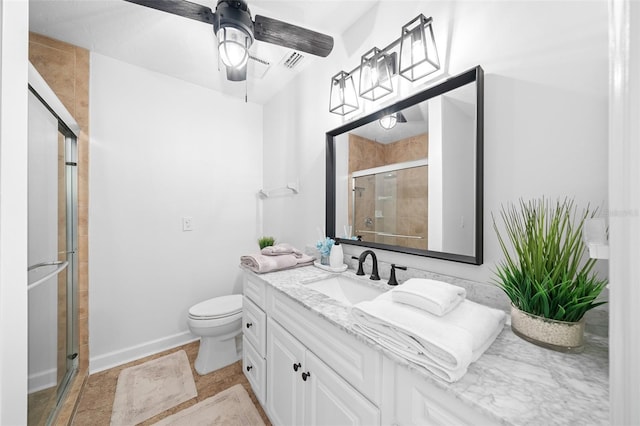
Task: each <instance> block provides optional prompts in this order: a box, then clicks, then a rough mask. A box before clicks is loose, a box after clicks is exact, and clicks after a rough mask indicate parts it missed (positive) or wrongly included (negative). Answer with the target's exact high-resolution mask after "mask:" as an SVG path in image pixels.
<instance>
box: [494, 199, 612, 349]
mask: <svg viewBox="0 0 640 426" xmlns="http://www.w3.org/2000/svg"><path fill="white" fill-rule="evenodd" d="M595 214H596V211H593V212H590V211H589V208H586V209H585V210H584V211H583V212H582V213H581V214H578V213H576V207H575V205H574V202H573V200H571V199H564V200H563V201H560V200H559V201H556V202H555V203H552V202H550V201H548V200H546V199H544V198H541V199H536V200H531V201H523V200H520V202H519V204H517V205H514V204H511V205H509V206H507V207H504V206H503V207H502V210H501V212H500V217H501V218H502V222H503V223H504V228H505V237H503V236H502V234H501V232H500V230H499V229H498V226H497V224H496V218H495V217H493V215H492V218H493V227H494V229H495V231H496V234H497V236H498V241H499V242H500V247H501V249H502V252H503V254H504V260H502V261H501V262H499V263H498V266H497V270H496V284H497V285H498V286H499V287H500V288H501V289H502V290H503V291H504V292H505V293H506V295H507V296H508V297H509V299H510V300H511V328H512V330H513V332H514V333H515V334H516V335H518V336H520V337H521V338H523V339H525V340H527V341H530V342H532V343H534V344H537V345H539V346H543V347H547V348H549V349H554V350H558V351H562V352H580V351H581V350H582V348H583V345H584V314H585V313H586V312H587V311H589V310H590V309H593V308H595V307H596V306H599V305H601V304H603V303H606V302H602V301H598V300H597V299H598V296H599V295H600V292H601V291H602V290H603V289H604V288H605V286H606V284H607V280H606V279H600V278H598V276H597V274H596V273H595V272H594V271H593V267H594V265H595V261H596V259H590V258H585V251H586V245H585V243H584V241H583V239H582V228H583V225H584V221H585V220H586V219H588V218H590V217H594V216H595Z"/></svg>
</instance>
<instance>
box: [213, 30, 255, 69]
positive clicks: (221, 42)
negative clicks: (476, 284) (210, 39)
mask: <svg viewBox="0 0 640 426" xmlns="http://www.w3.org/2000/svg"><path fill="white" fill-rule="evenodd" d="M216 37H217V38H218V53H219V54H220V59H222V62H223V63H224V64H225V65H226V66H227V67H231V68H242V67H243V66H244V65H245V64H246V63H247V61H248V60H249V46H250V45H251V38H250V37H249V36H248V35H247V34H246V33H245V32H244V31H242V30H240V29H237V28H234V27H222V28H220V29H219V30H218V33H217V34H216Z"/></svg>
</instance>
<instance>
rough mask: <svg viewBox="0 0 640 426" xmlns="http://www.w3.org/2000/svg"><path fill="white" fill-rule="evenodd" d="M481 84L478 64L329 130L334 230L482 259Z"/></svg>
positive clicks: (417, 250)
mask: <svg viewBox="0 0 640 426" xmlns="http://www.w3.org/2000/svg"><path fill="white" fill-rule="evenodd" d="M481 83H482V69H481V68H480V67H477V68H475V69H473V70H471V71H468V72H467V73H464V74H461V75H460V76H457V77H454V78H452V79H449V80H447V81H446V82H444V83H441V84H440V85H438V86H435V87H433V88H430V89H427V90H425V91H423V92H421V93H419V94H417V95H414V96H412V97H411V98H408V99H406V100H403V101H400V102H398V103H397V104H396V105H393V106H390V107H387V108H385V109H384V110H382V111H379V112H377V113H374V114H371V115H369V116H367V117H364V118H361V119H359V120H356V121H355V122H352V123H349V124H347V125H345V126H343V127H342V128H339V129H336V130H334V131H332V132H329V133H328V134H327V148H328V151H327V152H328V156H327V188H328V189H329V190H328V191H327V230H328V231H329V232H331V230H333V231H334V232H333V235H334V236H337V237H344V238H351V237H357V238H358V241H345V242H346V243H348V244H355V245H362V246H367V247H373V248H382V249H387V250H393V251H399V252H405V253H411V254H418V255H423V256H429V257H437V258H441V259H448V260H455V261H460V262H466V263H474V264H480V263H482V121H481V120H482V86H481ZM330 181H331V182H330ZM332 189H333V191H332ZM332 204H333V206H334V207H332V206H331V205H332Z"/></svg>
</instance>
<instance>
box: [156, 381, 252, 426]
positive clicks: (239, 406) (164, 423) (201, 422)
mask: <svg viewBox="0 0 640 426" xmlns="http://www.w3.org/2000/svg"><path fill="white" fill-rule="evenodd" d="M218 425H219V426H222V425H224V426H264V422H263V421H262V417H260V413H258V409H257V408H256V407H255V405H253V401H251V397H250V396H249V394H248V393H247V391H246V390H244V387H242V385H235V386H232V387H230V388H229V389H227V390H224V391H222V392H220V393H219V394H217V395H215V396H212V397H211V398H207V399H205V400H204V401H201V402H199V403H197V404H196V405H192V406H191V407H189V408H186V409H184V410H182V411H179V412H177V413H176V414H173V415H171V416H169V417H165V418H164V419H162V420H160V421H159V422H158V423H155V425H154V426H218Z"/></svg>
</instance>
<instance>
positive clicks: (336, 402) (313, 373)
mask: <svg viewBox="0 0 640 426" xmlns="http://www.w3.org/2000/svg"><path fill="white" fill-rule="evenodd" d="M305 364H306V365H305V369H304V372H305V373H306V374H310V375H309V376H308V377H307V379H306V380H305V381H304V382H303V387H304V388H305V389H304V394H305V398H306V401H305V413H304V424H305V425H306V426H311V425H327V426H330V425H379V424H380V412H379V410H378V408H377V407H376V406H375V405H373V404H372V403H371V402H370V401H369V400H368V399H366V398H365V397H364V396H362V394H361V393H360V392H358V391H357V390H355V389H354V388H353V387H352V386H351V385H349V384H348V383H347V382H346V381H344V379H342V378H341V377H340V376H338V374H336V373H335V372H334V371H333V370H331V369H330V368H329V367H328V366H327V365H326V364H325V363H324V362H322V361H321V360H320V359H319V358H318V357H316V356H315V355H314V354H313V353H312V352H309V351H307V353H306V357H305Z"/></svg>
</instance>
